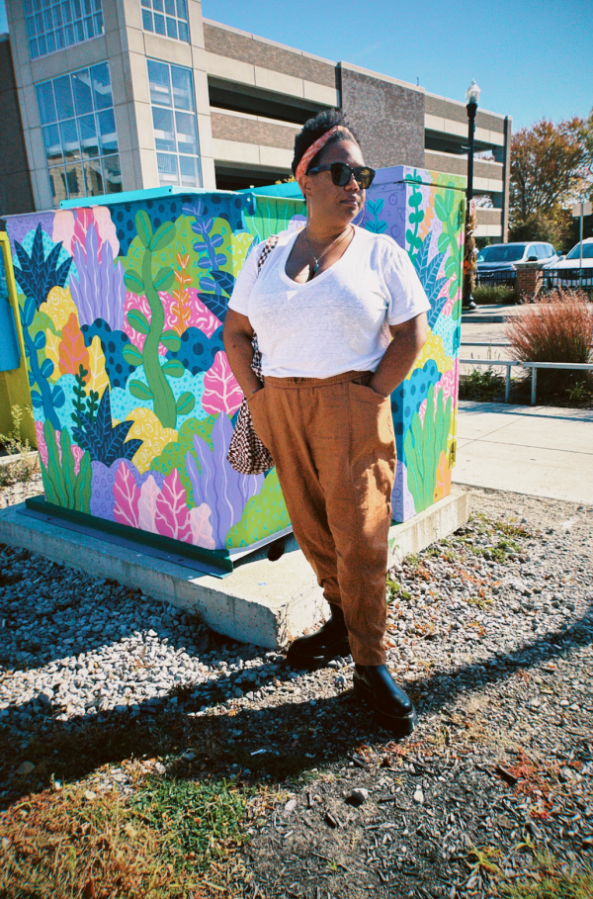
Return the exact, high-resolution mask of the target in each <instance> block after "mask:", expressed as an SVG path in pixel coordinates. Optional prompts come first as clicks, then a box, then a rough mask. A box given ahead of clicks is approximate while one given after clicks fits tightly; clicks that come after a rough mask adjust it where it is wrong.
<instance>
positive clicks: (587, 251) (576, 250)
mask: <svg viewBox="0 0 593 899" xmlns="http://www.w3.org/2000/svg"><path fill="white" fill-rule="evenodd" d="M566 258H567V259H580V258H581V245H580V244H579V243H578V244H577V245H576V247H573V248H572V250H571V251H570V253H568V255H567V257H566ZM583 259H593V243H584V244H583Z"/></svg>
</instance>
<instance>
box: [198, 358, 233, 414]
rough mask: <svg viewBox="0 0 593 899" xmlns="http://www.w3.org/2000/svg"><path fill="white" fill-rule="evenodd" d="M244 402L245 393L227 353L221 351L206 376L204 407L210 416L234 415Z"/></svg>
mask: <svg viewBox="0 0 593 899" xmlns="http://www.w3.org/2000/svg"><path fill="white" fill-rule="evenodd" d="M242 400H243V393H242V391H241V388H240V387H239V385H238V383H237V381H236V379H235V376H234V375H233V373H232V371H231V366H230V365H229V360H228V359H227V355H226V353H224V352H222V351H220V352H218V353H217V354H216V356H215V357H214V363H213V365H212V367H211V368H209V369H208V371H207V372H206V374H205V375H204V395H203V397H202V405H203V407H204V409H205V411H206V412H208V414H209V415H215V414H216V413H217V412H226V413H227V415H232V414H233V412H235V411H236V410H237V409H238V408H239V406H240V405H241V402H242Z"/></svg>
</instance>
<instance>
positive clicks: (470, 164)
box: [462, 79, 480, 306]
mask: <svg viewBox="0 0 593 899" xmlns="http://www.w3.org/2000/svg"><path fill="white" fill-rule="evenodd" d="M479 99H480V88H479V87H478V85H477V84H476V82H475V81H474V80H473V79H472V83H471V84H470V86H469V87H468V89H467V90H466V92H465V102H466V104H467V105H466V107H465V108H466V109H467V118H468V122H469V130H468V143H469V147H468V154H467V208H466V212H465V222H466V230H465V235H466V253H465V265H464V278H463V297H462V303H463V305H464V306H469V305H470V302H471V280H472V274H471V273H472V265H473V260H472V256H471V254H472V253H473V249H474V247H473V246H471V247H470V246H469V245H468V222H469V220H470V217H471V214H472V209H471V205H472V200H473V197H474V134H475V130H476V112H477V109H478V100H479ZM472 244H473V240H472Z"/></svg>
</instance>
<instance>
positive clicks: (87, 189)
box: [36, 0, 122, 206]
mask: <svg viewBox="0 0 593 899" xmlns="http://www.w3.org/2000/svg"><path fill="white" fill-rule="evenodd" d="M74 2H77V3H80V0H74ZM98 2H99V0H84V8H91V6H90V4H92V5H93V6H94V5H96V4H97V3H98ZM36 89H37V102H38V104H39V117H40V119H41V126H42V132H43V143H44V147H45V155H46V158H47V165H48V171H49V179H50V183H51V189H52V195H53V199H54V204H55V205H56V206H57V205H58V204H59V202H60V200H67V199H75V198H77V197H86V196H95V195H97V194H109V193H118V192H119V191H121V189H122V186H121V167H120V162H119V154H118V143H117V130H116V127H115V115H114V111H113V94H112V92H111V78H110V76H109V65H108V64H107V63H106V62H102V63H99V64H98V65H96V66H91V67H90V68H88V69H80V70H79V71H77V72H71V73H70V74H69V75H61V76H60V77H59V78H54V79H53V80H51V81H44V82H42V83H41V84H38V85H36Z"/></svg>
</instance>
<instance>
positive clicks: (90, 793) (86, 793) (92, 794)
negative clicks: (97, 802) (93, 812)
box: [84, 790, 97, 802]
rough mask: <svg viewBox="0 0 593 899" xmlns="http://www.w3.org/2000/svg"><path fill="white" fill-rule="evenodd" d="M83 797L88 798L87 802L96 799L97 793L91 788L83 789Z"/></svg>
mask: <svg viewBox="0 0 593 899" xmlns="http://www.w3.org/2000/svg"><path fill="white" fill-rule="evenodd" d="M84 798H85V799H88V801H89V802H92V801H93V799H96V798H97V794H96V793H95V792H94V791H93V790H85V791H84Z"/></svg>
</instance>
